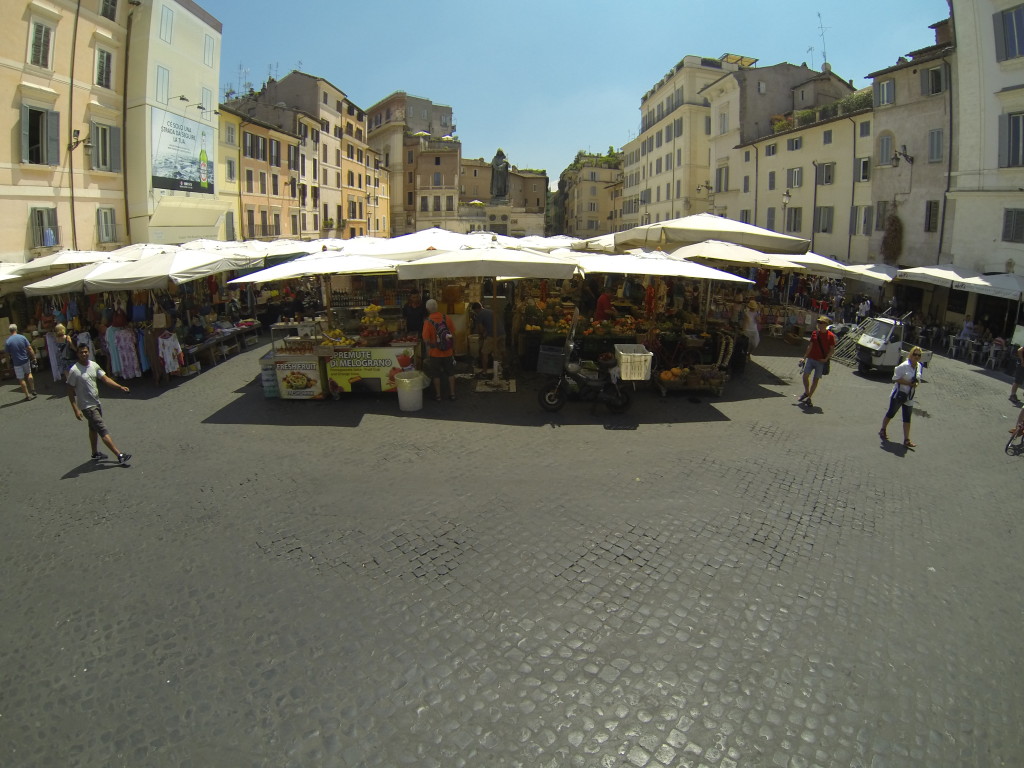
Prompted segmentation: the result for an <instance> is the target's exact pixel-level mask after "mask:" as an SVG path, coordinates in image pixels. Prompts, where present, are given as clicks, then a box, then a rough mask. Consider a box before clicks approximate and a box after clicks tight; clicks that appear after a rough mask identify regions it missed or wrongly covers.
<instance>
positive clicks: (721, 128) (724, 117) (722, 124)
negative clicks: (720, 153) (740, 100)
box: [718, 112, 729, 133]
mask: <svg viewBox="0 0 1024 768" xmlns="http://www.w3.org/2000/svg"><path fill="white" fill-rule="evenodd" d="M718 132H719V133H728V132H729V113H728V112H719V113H718Z"/></svg>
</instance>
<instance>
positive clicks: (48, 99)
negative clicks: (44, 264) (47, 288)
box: [0, 0, 131, 262]
mask: <svg viewBox="0 0 1024 768" xmlns="http://www.w3.org/2000/svg"><path fill="white" fill-rule="evenodd" d="M92 6H93V7H91V8H83V7H80V6H79V4H78V3H76V2H71V1H70V0H33V1H32V2H27V1H26V2H11V3H9V5H8V6H6V7H5V9H6V10H7V11H8V14H7V16H8V21H7V23H6V24H4V25H3V27H2V29H0V47H2V50H4V51H5V52H6V53H5V61H6V66H4V67H2V68H0V91H2V92H3V93H7V94H9V95H10V97H11V98H10V99H9V100H8V102H7V103H8V105H9V106H8V116H9V118H10V119H9V120H8V121H7V124H8V126H9V127H10V130H7V131H4V132H3V133H2V134H0V158H2V159H3V162H2V163H0V166H2V168H3V170H0V261H15V262H22V261H30V260H31V259H33V258H35V257H38V256H42V255H46V254H48V253H51V252H54V251H56V250H58V249H61V248H72V249H81V250H86V249H91V250H108V249H113V248H116V247H119V246H121V245H124V244H126V243H127V235H126V230H125V207H124V202H123V199H124V197H123V190H124V168H123V164H122V155H121V149H122V146H123V144H124V131H123V128H122V100H123V94H124V81H125V68H126V61H125V55H126V39H127V28H126V23H127V17H128V13H129V9H130V8H131V6H129V5H128V4H126V3H122V4H119V3H116V2H109V1H108V2H98V3H93V4H92ZM97 11H98V12H97Z"/></svg>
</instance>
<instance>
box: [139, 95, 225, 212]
mask: <svg viewBox="0 0 1024 768" xmlns="http://www.w3.org/2000/svg"><path fill="white" fill-rule="evenodd" d="M152 125H153V135H152V141H153V163H152V174H153V188H154V189H173V190H176V191H180V192H200V193H204V194H209V195H212V194H213V168H214V163H215V159H214V147H215V142H214V134H213V128H212V126H209V125H204V124H203V123H200V122H198V121H196V120H190V119H189V118H187V117H182V116H181V115H175V114H173V113H171V112H168V111H167V110H164V109H160V108H158V107H153V120H152Z"/></svg>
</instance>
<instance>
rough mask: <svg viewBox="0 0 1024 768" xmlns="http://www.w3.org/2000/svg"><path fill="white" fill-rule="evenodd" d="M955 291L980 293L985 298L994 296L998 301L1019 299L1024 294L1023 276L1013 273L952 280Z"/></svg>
mask: <svg viewBox="0 0 1024 768" xmlns="http://www.w3.org/2000/svg"><path fill="white" fill-rule="evenodd" d="M952 287H953V288H954V289H955V290H957V291H969V292H970V293H981V294H984V295H985V296H995V297H996V298H999V299H1013V300H1017V299H1020V297H1021V293H1022V292H1024V275H1018V274H1016V273H1013V272H1009V273H1001V274H998V275H980V276H979V277H969V278H967V279H965V280H954V281H953V286H952Z"/></svg>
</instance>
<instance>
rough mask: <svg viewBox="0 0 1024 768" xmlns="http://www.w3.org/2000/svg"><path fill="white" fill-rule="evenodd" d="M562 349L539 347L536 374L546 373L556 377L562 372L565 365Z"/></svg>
mask: <svg viewBox="0 0 1024 768" xmlns="http://www.w3.org/2000/svg"><path fill="white" fill-rule="evenodd" d="M564 350H565V348H564V347H545V346H541V347H540V351H539V352H538V353H537V373H547V374H550V375H551V376H557V375H558V374H560V373H561V372H562V366H563V365H564V364H565V354H564Z"/></svg>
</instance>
